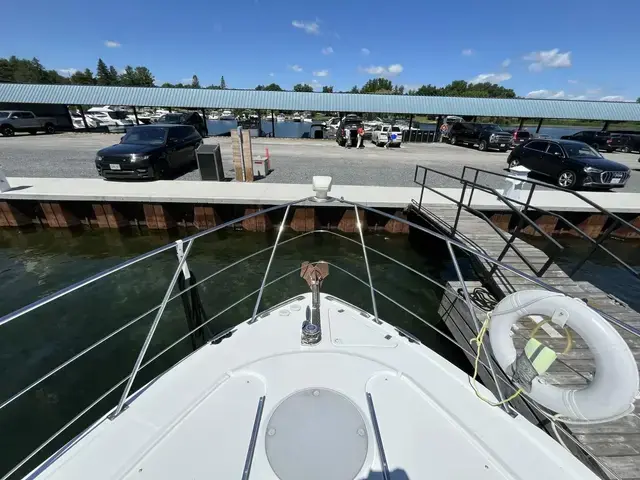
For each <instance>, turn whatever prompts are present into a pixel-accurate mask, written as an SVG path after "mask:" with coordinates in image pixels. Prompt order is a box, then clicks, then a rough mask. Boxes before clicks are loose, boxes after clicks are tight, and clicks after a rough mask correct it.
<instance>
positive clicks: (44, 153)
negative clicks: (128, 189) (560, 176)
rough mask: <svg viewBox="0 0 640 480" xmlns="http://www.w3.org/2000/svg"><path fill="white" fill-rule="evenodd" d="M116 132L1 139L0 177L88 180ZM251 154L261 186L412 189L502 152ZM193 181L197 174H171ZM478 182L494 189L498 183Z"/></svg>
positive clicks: (638, 183)
mask: <svg viewBox="0 0 640 480" xmlns="http://www.w3.org/2000/svg"><path fill="white" fill-rule="evenodd" d="M120 136H121V135H118V134H106V133H105V134H101V133H62V134H58V135H36V136H32V135H16V136H15V137H7V138H4V137H0V166H1V168H2V170H3V171H4V173H5V174H6V175H7V176H9V177H11V176H14V177H16V176H20V177H51V178H59V177H64V178H73V177H81V178H95V177H97V173H96V169H95V166H94V158H95V155H96V152H97V151H98V150H99V149H101V148H103V147H106V146H109V145H112V144H114V143H118V142H119V140H120ZM205 142H206V143H219V144H220V146H221V150H222V157H223V162H224V166H225V170H226V172H227V176H228V177H231V176H232V175H233V165H232V157H231V139H230V138H228V137H212V138H207V139H206V140H205ZM252 145H253V154H254V156H257V155H264V153H265V148H268V149H269V152H270V155H271V160H272V167H273V168H274V171H273V173H272V174H271V175H269V176H268V177H267V178H266V179H264V180H261V181H265V182H274V183H310V182H311V177H312V176H313V175H330V176H332V177H333V179H334V183H336V184H348V185H382V186H411V185H412V181H413V174H414V169H415V166H416V164H420V165H423V166H426V167H429V168H433V169H436V170H440V171H443V172H446V173H449V174H452V175H460V174H461V173H462V168H463V166H465V165H469V166H474V167H478V168H483V169H486V170H490V171H494V172H504V169H505V167H506V159H507V155H508V153H500V152H479V151H478V150H476V149H473V148H467V147H458V146H455V147H454V146H451V145H447V144H433V143H432V144H426V143H423V144H405V145H403V146H402V147H401V148H390V149H388V150H387V149H384V148H380V147H375V146H374V145H373V144H371V143H370V142H365V147H366V148H364V149H361V150H357V149H355V148H352V149H345V148H341V147H339V146H338V145H337V144H336V143H335V141H327V140H298V139H277V138H276V139H269V138H260V139H254V140H253V142H252ZM603 155H604V156H605V157H607V158H609V159H611V160H615V161H617V162H620V163H623V164H625V165H627V166H628V167H629V168H631V169H632V174H631V178H630V180H629V182H628V183H627V186H626V187H625V188H624V189H623V190H624V191H625V192H640V163H638V155H637V154H623V153H610V154H608V153H603ZM177 178H180V179H182V180H198V179H199V175H198V172H197V171H191V172H185V173H184V174H182V175H180V176H178V177H177ZM483 183H486V184H489V185H493V186H501V185H502V181H501V180H500V179H498V178H487V179H483ZM429 184H430V185H432V186H436V187H454V186H455V187H457V186H459V183H457V182H455V181H454V180H452V179H448V178H446V177H439V176H434V177H433V178H432V179H431V180H430V181H429Z"/></svg>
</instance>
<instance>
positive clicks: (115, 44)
mask: <svg viewBox="0 0 640 480" xmlns="http://www.w3.org/2000/svg"><path fill="white" fill-rule="evenodd" d="M104 44H105V45H106V46H107V47H109V48H118V47H119V46H120V44H119V43H118V42H114V41H113V40H107V41H106V42H104Z"/></svg>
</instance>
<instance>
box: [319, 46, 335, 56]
mask: <svg viewBox="0 0 640 480" xmlns="http://www.w3.org/2000/svg"><path fill="white" fill-rule="evenodd" d="M321 51H322V54H323V55H331V54H332V53H333V48H331V47H327V48H323V49H322V50H321Z"/></svg>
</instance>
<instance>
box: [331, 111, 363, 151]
mask: <svg viewBox="0 0 640 480" xmlns="http://www.w3.org/2000/svg"><path fill="white" fill-rule="evenodd" d="M345 127H349V136H350V137H351V145H352V146H353V147H355V146H356V145H357V144H358V128H360V127H362V128H363V129H364V123H362V119H361V118H360V117H359V116H357V115H347V116H345V117H342V120H340V125H338V131H337V132H336V142H338V145H340V146H341V147H344V146H345V145H346V144H347V139H346V138H345Z"/></svg>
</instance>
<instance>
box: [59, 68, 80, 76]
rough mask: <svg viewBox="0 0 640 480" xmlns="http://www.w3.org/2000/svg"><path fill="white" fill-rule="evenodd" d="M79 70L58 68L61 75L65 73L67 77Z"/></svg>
mask: <svg viewBox="0 0 640 480" xmlns="http://www.w3.org/2000/svg"><path fill="white" fill-rule="evenodd" d="M77 71H78V70H77V69H75V68H59V69H58V73H59V74H60V75H65V76H67V77H70V76H71V75H73V74H74V73H76V72H77Z"/></svg>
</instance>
